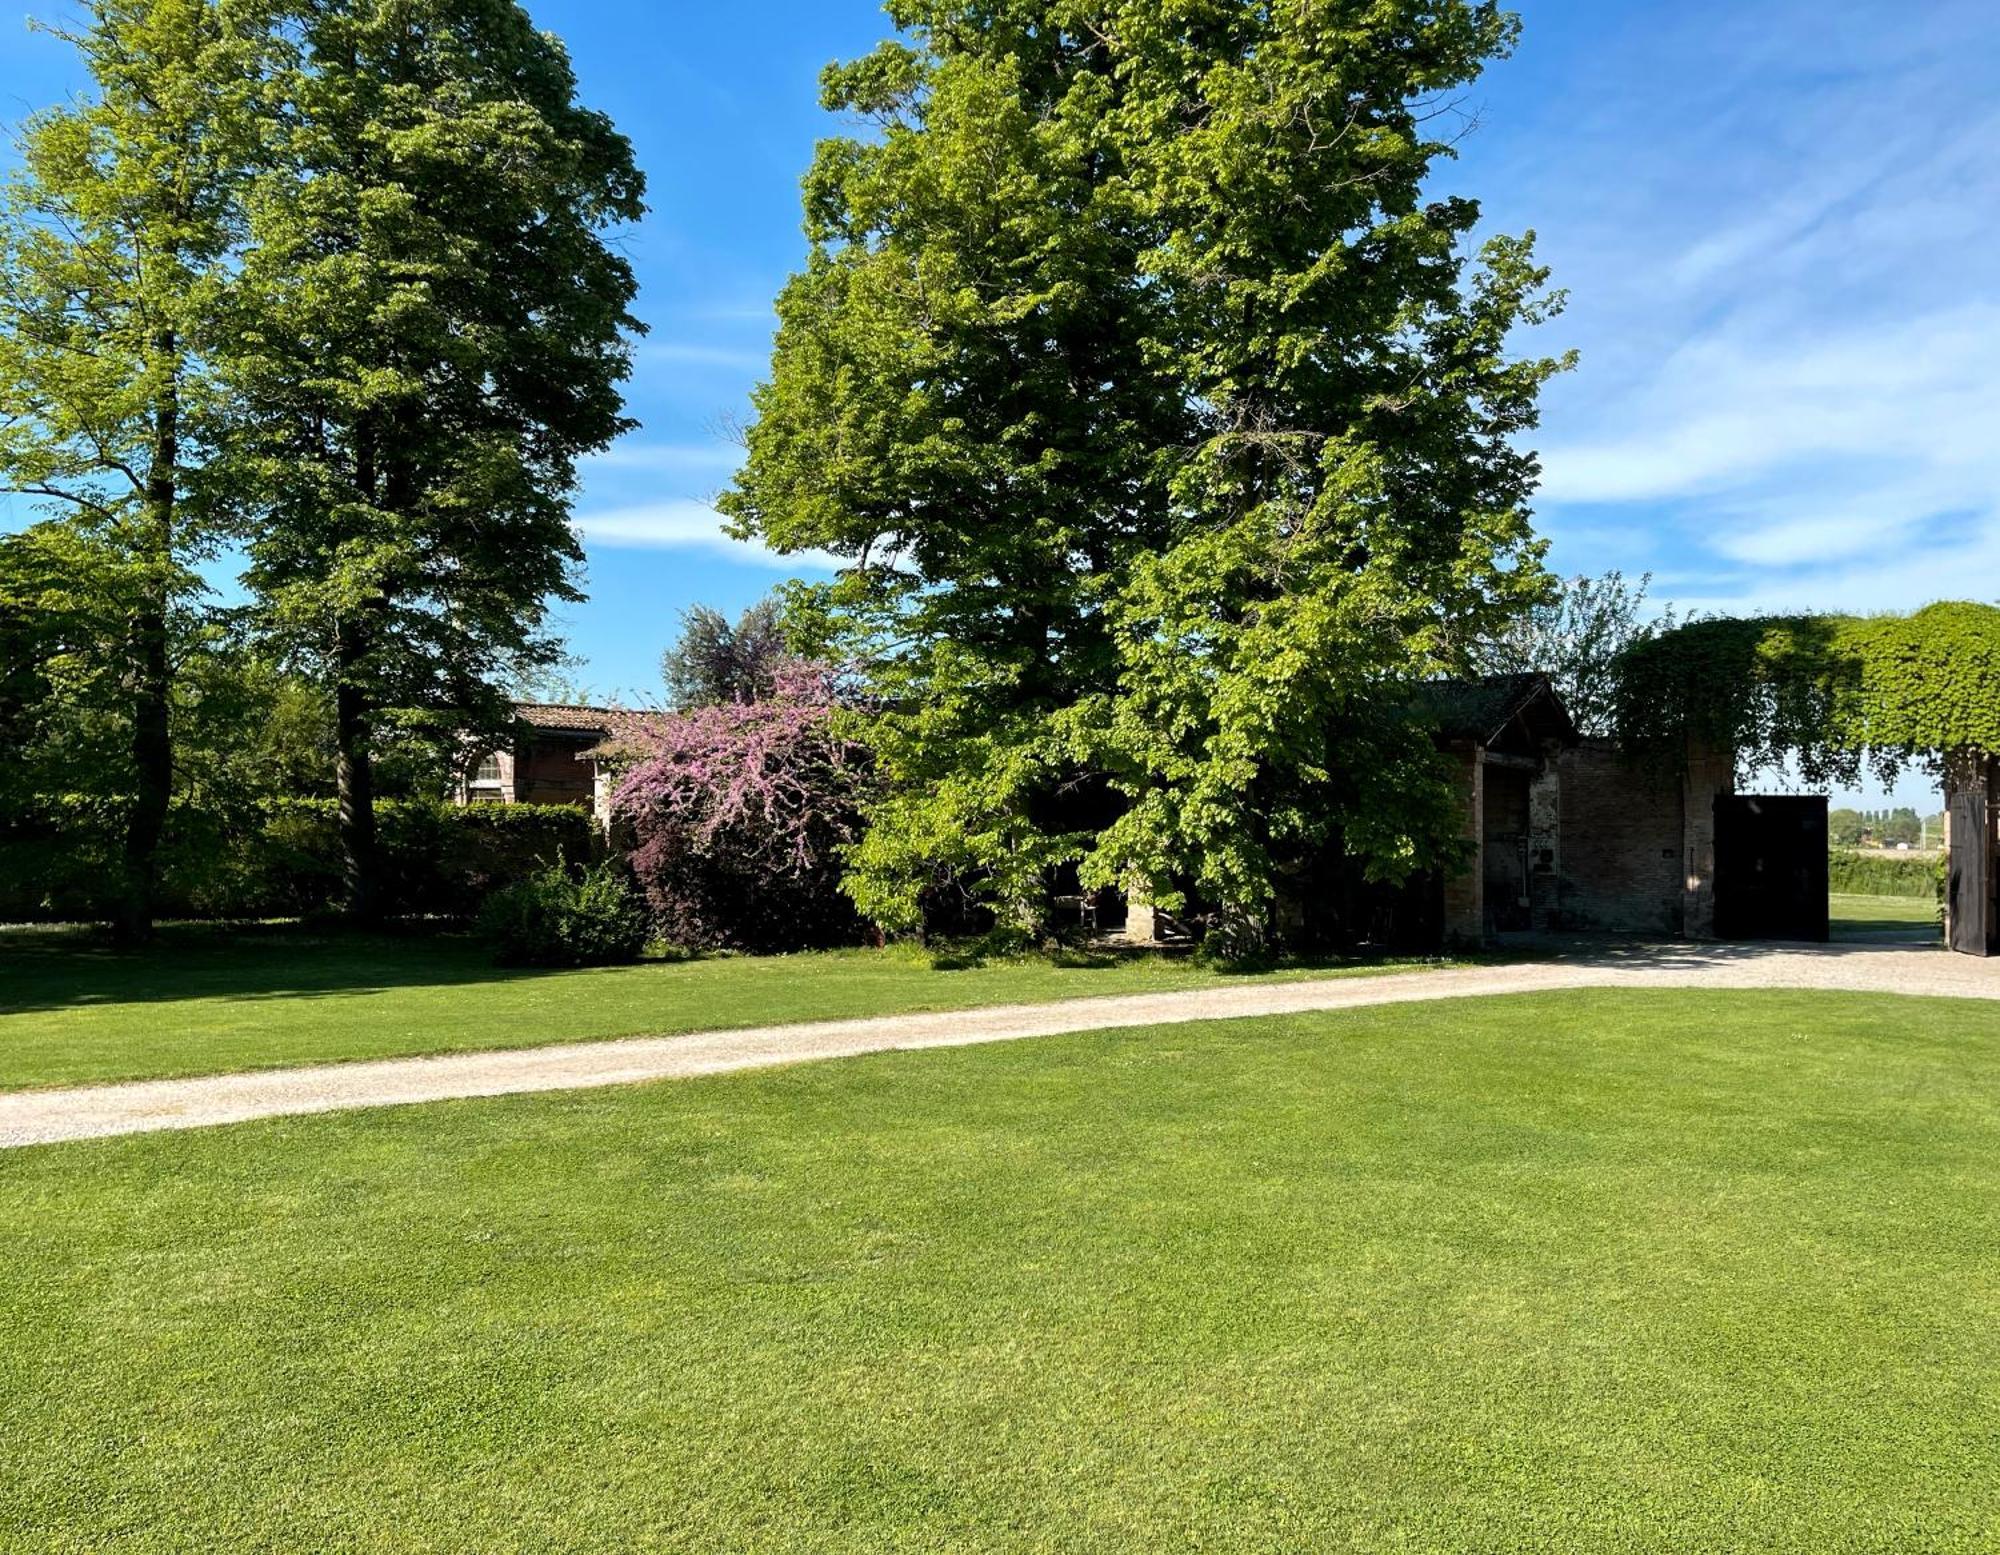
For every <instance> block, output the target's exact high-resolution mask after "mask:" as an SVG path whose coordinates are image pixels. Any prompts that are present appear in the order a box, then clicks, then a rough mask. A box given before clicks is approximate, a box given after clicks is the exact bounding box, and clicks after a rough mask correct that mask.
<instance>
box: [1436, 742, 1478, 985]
mask: <svg viewBox="0 0 2000 1555" xmlns="http://www.w3.org/2000/svg"><path fill="white" fill-rule="evenodd" d="M1452 754H1453V755H1454V756H1456V757H1457V758H1458V760H1459V762H1460V763H1461V771H1462V772H1463V774H1464V776H1463V779H1462V781H1463V784H1464V788H1463V790H1462V792H1463V795H1464V800H1465V829H1464V831H1463V832H1461V833H1460V835H1461V836H1463V837H1464V839H1465V841H1466V843H1467V844H1468V847H1467V853H1466V859H1465V862H1464V863H1463V864H1462V865H1461V866H1460V868H1459V872H1458V873H1457V874H1456V875H1453V876H1451V877H1450V878H1448V879H1447V880H1446V881H1445V883H1444V942H1445V944H1447V945H1460V946H1476V945H1483V944H1485V943H1486V747H1485V746H1483V745H1469V746H1463V747H1454V749H1453V751H1452Z"/></svg>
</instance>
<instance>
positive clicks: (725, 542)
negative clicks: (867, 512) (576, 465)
mask: <svg viewBox="0 0 2000 1555" xmlns="http://www.w3.org/2000/svg"><path fill="white" fill-rule="evenodd" d="M722 525H723V520H722V515H721V514H719V513H717V512H716V511H715V509H714V508H712V507H710V506H709V505H708V504H707V503H705V502H695V501H691V500H685V499H676V500H672V501H666V502H648V503H639V504H636V505H634V506H630V507H618V508H606V509H601V510H599V511H596V512H584V513H581V514H579V515H578V516H577V520H576V528H577V532H578V533H579V534H580V535H581V536H582V537H583V541H584V544H585V545H586V546H589V547H590V548H592V549H594V550H648V551H702V552H706V553H708V554H709V555H713V556H719V557H722V558H724V559H725V560H728V561H733V562H739V563H743V564H747V565H751V566H762V567H770V568H772V569H774V570H777V571H781V572H797V571H800V570H811V571H826V572H830V571H833V570H834V569H835V568H837V567H839V566H840V562H839V561H838V560H837V559H836V558H835V557H832V556H829V555H827V554H826V553H824V552H819V551H801V552H797V553H795V554H792V555H787V556H781V555H779V554H778V553H777V552H775V551H773V550H771V549H770V548H769V547H767V546H764V545H761V544H757V543H754V542H750V541H744V540H738V539H735V538H733V537H732V536H730V535H729V534H727V533H725V532H724V530H723V527H722Z"/></svg>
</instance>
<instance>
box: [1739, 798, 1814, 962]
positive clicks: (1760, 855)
mask: <svg viewBox="0 0 2000 1555" xmlns="http://www.w3.org/2000/svg"><path fill="white" fill-rule="evenodd" d="M1826 839H1827V801H1826V799H1825V798H1824V797H1823V796H1815V797H1810V798H1807V797H1796V796H1792V795H1784V796H1774V795H1767V794H1724V795H1722V796H1721V797H1720V798H1718V799H1717V800H1716V801H1715V934H1716V938H1718V939H1785V940H1825V939H1827V938H1828V937H1829V935H1830V924H1829V920H1828V912H1827V896H1826V885H1827V878H1826Z"/></svg>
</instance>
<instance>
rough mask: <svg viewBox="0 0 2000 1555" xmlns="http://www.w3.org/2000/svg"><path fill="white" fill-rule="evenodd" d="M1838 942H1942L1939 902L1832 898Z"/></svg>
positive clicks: (1908, 898) (1915, 898)
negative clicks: (1937, 940)
mask: <svg viewBox="0 0 2000 1555" xmlns="http://www.w3.org/2000/svg"><path fill="white" fill-rule="evenodd" d="M1829 905H1830V907H1831V909H1832V916H1833V937H1834V938H1835V939H1836V940H1868V939H1894V940H1912V939H1925V938H1929V939H1939V940H1941V939H1942V938H1943V935H1944V931H1943V929H1942V928H1941V927H1940V925H1939V923H1938V915H1937V903H1936V901H1934V900H1933V899H1931V898H1930V897H1918V896H1843V895H1841V894H1840V893H1839V892H1835V893H1834V894H1833V896H1832V897H1831V898H1830V899H1829Z"/></svg>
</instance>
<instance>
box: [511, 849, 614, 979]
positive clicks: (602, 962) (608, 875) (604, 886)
mask: <svg viewBox="0 0 2000 1555" xmlns="http://www.w3.org/2000/svg"><path fill="white" fill-rule="evenodd" d="M479 927H480V931H481V932H482V933H483V934H484V935H485V936H486V937H487V938H488V939H490V940H491V941H492V942H493V949H494V958H495V959H496V960H497V961H499V963H500V964H501V965H502V966H616V965H619V964H621V963H624V962H628V961H637V960H638V959H639V957H640V955H641V954H642V953H643V952H644V951H645V949H646V942H647V941H648V940H649V939H651V938H652V924H651V923H650V922H649V921H648V919H647V917H646V912H645V909H644V908H643V907H642V906H641V905H640V903H639V898H638V895H637V893H635V892H634V891H633V889H632V885H631V882H630V881H629V880H628V879H627V878H626V877H625V875H624V873H623V872H622V871H621V870H619V869H617V868H615V867H614V866H612V865H610V864H600V865H598V866H597V867H596V868H594V869H585V870H573V869H568V868H565V867H564V866H563V865H560V864H550V865H548V866H546V867H544V868H542V869H539V870H536V871H535V872H534V873H533V874H531V875H528V876H527V877H526V878H525V879H522V880H517V881H515V882H514V884H512V885H510V886H506V887H503V888H502V889H500V890H498V891H495V892H494V893H493V894H492V895H491V896H489V897H487V899H486V905H485V907H484V908H483V909H481V911H480V915H479Z"/></svg>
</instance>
